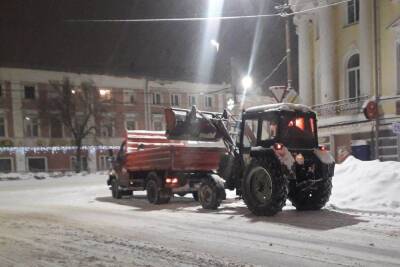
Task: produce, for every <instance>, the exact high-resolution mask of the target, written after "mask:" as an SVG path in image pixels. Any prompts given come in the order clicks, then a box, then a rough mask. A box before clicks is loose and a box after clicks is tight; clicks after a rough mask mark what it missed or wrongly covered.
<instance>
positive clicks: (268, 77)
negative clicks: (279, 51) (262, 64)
mask: <svg viewBox="0 0 400 267" xmlns="http://www.w3.org/2000/svg"><path fill="white" fill-rule="evenodd" d="M287 57H288V55H287V54H286V55H285V56H284V57H283V58H282V59H281V61H280V62H279V63H278V65H276V67H275V68H274V69H273V70H272V71H271V73H270V74H268V75H267V77H265V78H264V80H262V81H261V82H260V84H259V85H262V84H264V83H265V82H266V81H268V80H269V79H270V78H271V77H272V75H274V74H275V72H276V71H277V70H278V69H279V67H280V66H281V65H282V64H283V63H284V62H285V60H286V59H287Z"/></svg>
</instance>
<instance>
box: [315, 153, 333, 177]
mask: <svg viewBox="0 0 400 267" xmlns="http://www.w3.org/2000/svg"><path fill="white" fill-rule="evenodd" d="M314 155H315V157H316V158H317V159H318V161H319V163H318V164H317V165H316V170H315V172H316V176H317V177H319V178H322V179H328V178H331V177H333V175H334V174H335V159H334V158H333V157H332V155H331V153H329V151H323V150H320V149H314Z"/></svg>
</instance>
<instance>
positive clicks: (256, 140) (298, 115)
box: [239, 104, 318, 151]
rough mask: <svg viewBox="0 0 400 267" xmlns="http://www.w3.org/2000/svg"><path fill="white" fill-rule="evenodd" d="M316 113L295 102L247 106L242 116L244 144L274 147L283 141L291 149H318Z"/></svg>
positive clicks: (242, 139) (249, 146) (241, 138)
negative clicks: (248, 107)
mask: <svg viewBox="0 0 400 267" xmlns="http://www.w3.org/2000/svg"><path fill="white" fill-rule="evenodd" d="M316 121H317V119H316V115H315V113H314V112H313V111H312V110H311V109H309V108H308V107H306V106H303V105H295V104H276V105H266V106H259V107H254V108H250V109H247V110H246V111H245V112H244V113H243V116H242V130H241V137H240V145H239V146H240V147H241V148H243V149H244V151H246V148H251V147H264V148H270V147H271V146H274V145H276V144H282V145H284V146H285V147H287V148H288V149H289V150H303V149H314V148H318V138H317V125H316Z"/></svg>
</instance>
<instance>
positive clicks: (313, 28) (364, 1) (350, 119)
mask: <svg viewBox="0 0 400 267" xmlns="http://www.w3.org/2000/svg"><path fill="white" fill-rule="evenodd" d="M290 5H291V7H292V11H293V12H295V13H296V15H295V17H294V22H295V25H296V31H297V34H298V37H299V99H300V102H302V103H304V104H307V105H311V106H314V109H315V110H317V111H318V113H319V126H320V128H319V134H320V136H321V137H322V138H321V139H322V140H321V141H322V142H323V143H326V144H327V145H329V146H330V148H331V151H332V152H333V153H334V154H335V156H336V158H337V160H339V161H340V160H341V159H342V158H344V157H345V156H346V155H347V154H349V153H351V150H352V149H353V153H354V154H356V155H358V156H360V157H364V156H365V157H366V158H368V153H370V156H369V157H370V158H374V157H375V152H374V149H373V148H374V146H375V145H374V143H375V140H374V126H375V123H374V122H371V121H368V120H366V119H365V117H364V115H363V113H362V105H363V103H364V102H365V101H366V100H368V99H370V98H373V97H374V96H375V95H376V92H378V95H380V96H381V99H382V100H381V101H380V108H381V118H382V119H381V120H380V127H379V129H380V132H379V136H380V137H379V153H378V156H379V158H380V159H381V160H399V159H400V149H399V147H400V138H399V135H396V134H395V133H393V131H392V126H393V123H394V122H398V121H400V117H399V114H400V109H399V105H398V104H397V107H396V100H393V99H391V100H388V98H389V97H392V96H396V95H400V1H399V0H349V1H343V0H341V1H339V0H335V1H329V0H319V1H311V0H291V1H290ZM399 99H400V98H399ZM399 99H397V100H399ZM363 145H367V146H363Z"/></svg>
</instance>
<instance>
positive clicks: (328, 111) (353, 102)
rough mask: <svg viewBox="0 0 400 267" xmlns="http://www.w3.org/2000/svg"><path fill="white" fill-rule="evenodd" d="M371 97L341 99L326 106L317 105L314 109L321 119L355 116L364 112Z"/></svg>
mask: <svg viewBox="0 0 400 267" xmlns="http://www.w3.org/2000/svg"><path fill="white" fill-rule="evenodd" d="M369 98H370V97H369V96H360V97H354V98H347V99H341V100H337V101H333V102H329V103H326V104H319V105H315V106H313V107H312V108H313V109H314V110H315V111H316V112H317V114H318V116H320V117H331V116H342V115H355V114H359V113H361V112H362V106H363V104H364V102H365V101H366V100H368V99H369Z"/></svg>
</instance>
